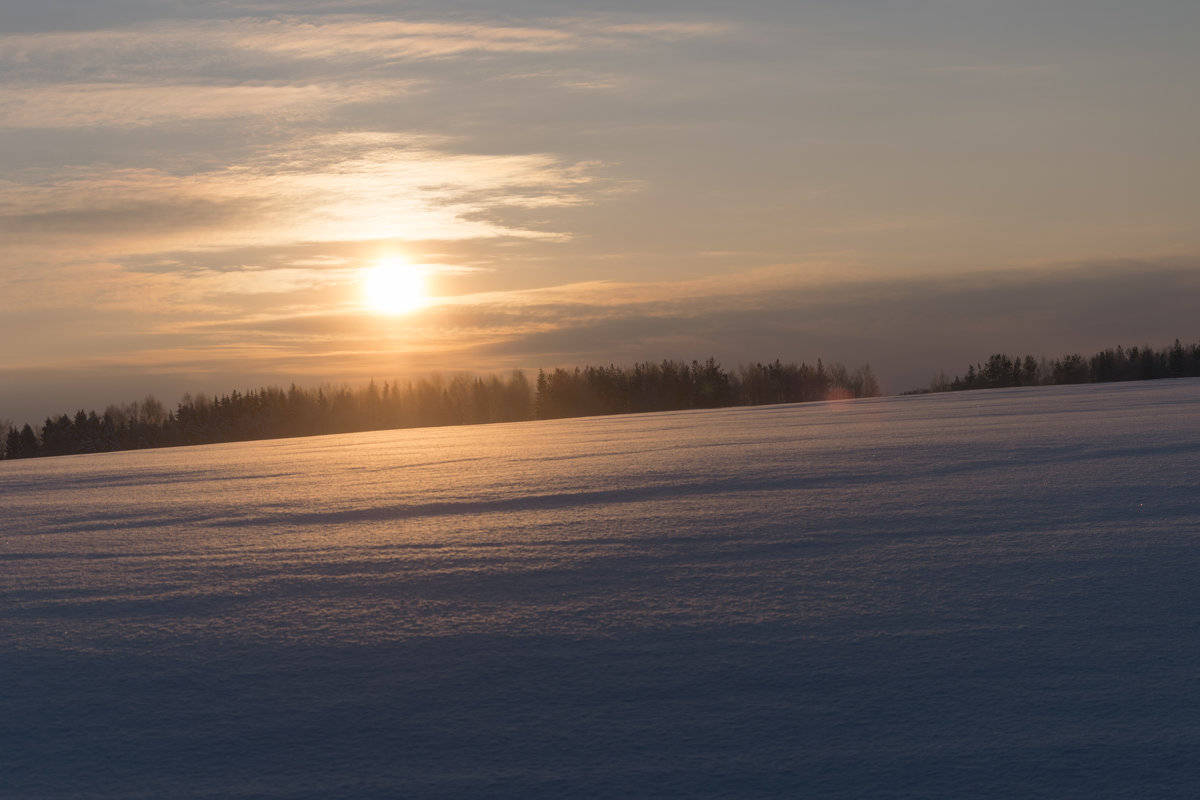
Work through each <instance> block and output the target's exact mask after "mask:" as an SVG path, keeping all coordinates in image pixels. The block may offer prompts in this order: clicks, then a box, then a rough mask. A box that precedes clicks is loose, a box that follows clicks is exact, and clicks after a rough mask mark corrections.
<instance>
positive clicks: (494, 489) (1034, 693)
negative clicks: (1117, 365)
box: [0, 379, 1200, 800]
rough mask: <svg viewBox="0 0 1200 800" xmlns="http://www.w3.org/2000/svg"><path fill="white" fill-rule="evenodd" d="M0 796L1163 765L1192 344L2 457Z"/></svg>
mask: <svg viewBox="0 0 1200 800" xmlns="http://www.w3.org/2000/svg"><path fill="white" fill-rule="evenodd" d="M0 502H2V504H3V516H2V517H0V642H3V647H2V648H0V796H2V797H4V798H10V799H11V800H18V799H23V798H66V797H88V798H166V797H171V798H322V799H324V798H337V797H351V798H397V797H408V798H422V797H430V798H450V797H464V798H465V797H472V798H475V797H477V798H484V797H488V798H493V797H500V798H505V797H510V798H567V797H581V798H588V797H595V798H601V797H603V798H616V797H647V798H649V797H679V798H710V797H737V798H754V797H788V798H796V797H806V798H814V797H879V798H885V797H922V798H964V797H1013V798H1018V797H1019V798H1030V797H1055V798H1063V797H1080V798H1084V797H1087V798H1096V797H1108V798H1116V797H1129V798H1135V797H1136V798H1144V797H1184V796H1188V795H1190V794H1191V793H1193V792H1194V791H1195V787H1196V786H1197V785H1200V766H1197V765H1198V764H1200V690H1198V689H1197V687H1196V674H1197V670H1198V668H1200V578H1198V576H1200V380H1195V379H1189V380H1176V381H1158V382H1153V383H1143V384H1119V385H1115V384H1107V385H1098V386H1075V387H1055V388H1042V389H1012V390H997V391H991V392H965V393H956V394H947V395H931V396H920V397H905V398H884V399H875V400H860V401H850V402H841V403H822V404H808V405H799V406H772V407H758V408H734V409H722V410H715V411H703V412H678V413H669V414H657V415H639V416H621V417H602V418H589V419H575V420H559V421H550V422H532V423H517V424H507V425H489V426H476V427H464V428H440V429H424V430H405V431H388V432H378V433H368V434H355V435H345V436H331V437H317V438H308V439H291V440H279V441H270V442H256V443H244V444H236V445H216V446H211V447H204V448H177V449H171V450H159V451H150V452H129V453H116V454H110V455H102V456H71V457H62V458H48V459H38V460H34V461H24V462H18V461H11V462H0Z"/></svg>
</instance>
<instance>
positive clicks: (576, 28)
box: [0, 0, 1200, 422]
mask: <svg viewBox="0 0 1200 800" xmlns="http://www.w3.org/2000/svg"><path fill="white" fill-rule="evenodd" d="M1198 31H1200V6H1197V5H1196V4H1195V3H1184V2H1164V1H1163V0H1151V2H1146V3H1142V4H1138V5H1137V6H1133V5H1131V4H1121V3H1110V2H1077V1H1072V2H1053V1H1052V2H1036V3H1035V2H928V1H923V0H915V1H914V2H853V1H850V2H845V1H843V2H811V3H808V2H788V3H765V2H758V3H755V2H750V3H745V4H738V5H736V6H734V5H730V4H726V3H705V2H700V3H696V2H689V3H649V4H647V3H638V4H634V3H607V4H603V5H597V4H594V3H592V4H582V3H553V4H551V3H539V2H507V3H506V2H490V3H438V4H433V3H426V4H422V3H410V4H404V5H403V6H397V5H396V4H391V3H386V4H385V3H361V2H289V3H265V2H264V3H250V2H192V3H187V4H183V3H163V2H147V1H145V0H143V1H142V2H117V1H116V0H92V1H91V2H87V3H82V2H44V3H38V4H33V3H25V4H20V5H19V6H18V7H16V8H9V7H6V8H5V9H3V10H0V241H3V242H4V245H5V246H4V248H3V249H2V252H0V335H3V337H4V339H5V341H6V342H8V343H9V347H7V348H5V353H4V355H3V356H2V357H0V417H6V418H9V419H12V420H15V421H18V422H20V421H24V420H25V419H32V420H36V419H37V418H38V417H39V416H42V415H44V414H46V413H58V412H59V411H65V410H72V409H74V408H76V407H80V406H83V407H99V408H102V407H103V406H104V405H105V404H107V403H109V402H120V401H125V400H129V399H134V398H136V397H140V396H142V395H144V394H145V393H146V392H155V393H156V394H158V395H159V396H160V398H161V399H163V400H165V401H166V402H168V403H173V402H174V401H175V400H176V399H178V397H179V396H180V395H181V394H182V393H183V392H185V391H192V392H196V391H207V392H210V393H211V392H223V391H228V390H230V389H233V388H238V387H243V388H244V387H247V386H256V385H261V384H264V383H274V384H287V383H290V382H292V381H295V382H297V383H301V384H314V383H320V382H323V381H335V382H337V381H358V380H366V379H369V378H376V379H380V380H382V379H390V378H395V377H404V376H406V375H415V374H421V373H425V372H431V371H442V372H449V371H455V370H460V369H465V370H476V371H488V370H493V369H495V370H507V369H511V368H514V367H520V368H526V369H534V370H536V369H537V368H539V367H545V368H549V367H554V366H560V365H561V366H565V365H571V364H582V363H596V362H609V361H616V362H618V363H628V362H630V361H633V360H640V359H647V358H649V359H658V358H665V357H671V358H689V359H690V358H704V357H707V356H708V355H714V356H716V357H717V358H718V360H720V361H722V362H723V363H725V364H726V365H727V366H734V365H736V364H737V363H738V362H739V361H750V360H757V359H764V360H765V359H773V358H775V357H781V358H783V359H785V360H789V359H794V360H810V361H811V360H814V359H816V358H817V357H823V358H825V359H827V360H840V361H845V362H846V363H848V364H849V365H850V366H856V365H858V364H861V363H863V362H868V361H869V362H871V364H872V366H873V367H874V368H875V370H876V372H877V373H878V374H879V375H880V377H881V379H882V380H883V383H884V385H885V388H887V389H889V390H893V391H900V390H904V389H909V388H914V387H916V386H920V385H923V384H924V383H925V382H927V381H928V380H929V378H930V377H931V376H932V375H933V374H934V373H936V372H937V371H938V370H946V371H948V372H955V371H961V370H962V369H964V368H965V365H966V363H967V362H969V361H973V360H978V359H982V358H986V356H987V355H988V354H989V353H991V352H993V351H996V350H1008V351H1010V352H1013V351H1021V352H1033V353H1035V354H1045V355H1059V354H1062V353H1065V352H1070V351H1072V350H1083V351H1085V352H1086V351H1088V350H1091V349H1098V348H1102V347H1105V346H1110V345H1116V344H1119V343H1125V344H1143V343H1149V344H1152V345H1155V346H1161V345H1163V344H1166V343H1168V342H1169V341H1170V340H1172V339H1174V338H1175V337H1176V336H1179V337H1182V338H1185V339H1191V338H1195V337H1196V336H1197V335H1198V334H1197V331H1196V330H1195V324H1194V321H1193V320H1194V318H1195V310H1196V309H1195V303H1194V302H1193V301H1192V300H1191V298H1193V297H1195V296H1196V293H1195V292H1196V289H1197V288H1200V287H1198V286H1197V284H1198V283H1200V280H1198V278H1197V275H1198V272H1197V266H1198V262H1200V259H1198V258H1197V256H1198V254H1200V229H1197V228H1196V226H1195V220H1196V219H1197V218H1200V213H1198V212H1200V200H1198V199H1197V198H1198V195H1197V193H1196V191H1195V186H1197V185H1198V184H1200V181H1198V178H1200V159H1198V158H1197V157H1196V155H1195V141H1197V138H1198V137H1197V133H1198V132H1200V106H1198V104H1196V103H1195V102H1194V97H1195V86H1196V85H1198V84H1200V80H1198V79H1200V56H1197V54H1196V48H1195V47H1194V38H1195V34H1196V33H1197V32H1198ZM387 258H400V259H404V260H406V261H407V262H410V263H412V264H415V265H418V266H419V268H420V269H421V270H422V272H423V273H424V274H425V276H426V278H427V286H428V289H429V292H430V294H431V295H432V297H431V298H430V302H429V304H428V305H427V306H426V307H425V308H423V309H421V310H420V311H417V312H414V313H410V314H406V315H401V316H388V315H383V314H379V313H377V312H375V311H373V310H372V309H371V307H370V305H369V304H368V303H366V301H365V299H364V296H363V286H364V281H365V277H364V276H365V274H366V270H368V269H369V268H370V267H371V266H372V265H374V264H376V263H378V262H379V261H380V260H381V259H387Z"/></svg>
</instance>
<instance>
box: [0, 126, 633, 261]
mask: <svg viewBox="0 0 1200 800" xmlns="http://www.w3.org/2000/svg"><path fill="white" fill-rule="evenodd" d="M447 143H448V140H445V139H439V138H436V137H412V136H405V135H400V134H387V133H376V132H360V133H346V134H333V135H317V136H310V137H303V138H300V139H297V140H295V141H291V142H287V143H284V144H281V145H279V146H277V147H275V148H273V149H272V150H271V151H270V152H267V153H262V154H259V155H258V156H257V157H256V158H254V159H252V160H249V161H247V162H244V163H233V164H228V165H226V166H222V167H219V168H215V169H208V170H204V171H198V172H194V173H191V174H173V173H171V172H169V171H167V170H165V169H153V168H144V169H110V168H104V167H94V168H89V167H79V168H72V169H65V170H60V171H57V172H52V173H45V172H43V173H27V174H26V175H25V176H24V177H25V178H26V180H25V181H23V182H17V181H0V234H2V235H3V236H4V238H5V242H6V245H7V246H8V249H7V251H6V253H3V254H0V266H3V265H4V263H5V262H7V263H8V264H10V265H11V266H13V267H15V266H16V265H17V264H18V263H29V259H31V258H34V257H36V258H37V259H38V260H39V261H40V262H41V263H43V264H47V265H50V266H53V264H55V263H60V264H66V263H75V262H78V261H80V260H85V259H87V260H103V261H108V262H122V261H127V260H129V261H139V260H140V261H142V262H146V261H153V260H154V258H153V256H154V255H155V254H162V253H171V252H187V251H193V252H198V251H204V250H209V251H214V250H215V251H221V250H228V251H233V250H236V249H237V248H247V247H259V248H275V249H277V250H279V249H285V248H288V247H293V246H296V245H301V244H304V243H313V242H329V243H337V245H338V247H339V248H343V249H344V247H345V245H346V243H353V242H377V241H389V242H396V241H405V240H441V241H446V242H452V241H461V240H468V239H494V238H498V237H507V238H515V239H527V240H545V241H556V240H563V239H565V238H566V237H567V236H568V232H567V231H562V230H553V229H547V228H546V227H545V226H544V225H539V224H538V223H537V222H536V221H534V222H528V221H526V220H524V219H522V217H521V214H522V213H523V212H524V211H526V210H531V209H532V210H539V211H544V210H545V209H547V208H553V207H561V206H570V205H576V204H581V203H584V202H587V201H588V200H589V199H590V198H593V197H594V196H595V195H596V194H597V193H602V192H604V191H606V190H607V188H611V187H610V186H608V184H606V182H605V180H604V179H603V176H602V166H601V165H598V164H595V163H574V164H572V163H565V162H562V161H561V160H559V159H557V158H555V157H553V156H550V155H546V154H536V153H535V154H478V153H455V152H449V151H448V150H446V149H445V148H444V145H445V144H447ZM606 187H607V188H606ZM318 255H326V256H327V255H329V254H328V253H318ZM9 277H10V278H11V273H10V276H9ZM46 277H47V278H49V277H50V275H49V273H47V275H46Z"/></svg>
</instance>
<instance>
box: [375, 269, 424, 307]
mask: <svg viewBox="0 0 1200 800" xmlns="http://www.w3.org/2000/svg"><path fill="white" fill-rule="evenodd" d="M363 292H364V294H365V297H366V301H367V305H369V306H370V307H371V308H373V309H375V310H376V311H378V312H379V313H381V314H407V313H409V312H410V311H416V310H418V309H421V308H424V307H425V306H426V305H427V304H428V303H429V298H428V296H427V295H426V294H425V275H424V274H423V273H422V271H421V270H420V269H418V268H417V267H414V266H413V265H412V264H409V263H408V262H406V261H404V260H402V259H399V258H388V259H385V260H383V261H380V262H379V263H378V264H376V265H375V266H374V267H371V268H370V269H367V270H365V273H364V275H363Z"/></svg>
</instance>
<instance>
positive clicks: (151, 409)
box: [0, 358, 880, 459]
mask: <svg viewBox="0 0 1200 800" xmlns="http://www.w3.org/2000/svg"><path fill="white" fill-rule="evenodd" d="M879 394H880V390H879V384H878V382H877V381H876V380H875V376H874V374H873V373H872V371H871V368H870V366H869V365H868V366H863V367H861V368H859V369H857V370H854V371H853V372H851V371H848V370H847V369H846V368H845V367H844V366H843V365H841V364H830V365H828V366H827V365H825V364H824V363H823V362H822V361H821V360H820V359H818V360H817V363H816V364H815V365H809V364H805V363H801V364H784V363H782V362H781V361H779V360H778V359H776V360H775V361H774V362H772V363H770V364H761V363H755V364H752V365H750V366H743V367H740V368H739V369H737V370H735V371H729V370H726V369H724V368H722V367H721V366H720V365H719V364H717V363H716V361H714V360H713V359H711V358H710V359H708V360H707V361H704V362H703V363H701V362H699V361H692V362H690V363H688V362H682V361H671V360H664V361H662V362H648V361H647V362H641V363H638V364H634V365H633V366H630V367H617V366H614V365H610V366H607V367H593V366H588V367H583V368H575V369H562V368H558V369H554V370H552V371H549V372H547V371H544V370H539V371H538V375H537V379H536V381H532V382H531V381H530V380H529V378H528V377H527V376H526V374H525V373H524V372H522V371H520V370H515V371H513V372H512V373H510V374H508V375H507V376H497V375H490V376H475V375H456V376H454V377H452V378H449V379H444V378H441V377H438V376H433V377H428V378H421V379H419V380H415V381H408V382H406V383H403V384H401V383H399V382H385V383H384V384H383V385H382V386H380V385H378V384H377V383H376V382H374V381H371V382H370V383H369V384H367V385H366V386H365V387H358V388H354V387H349V386H341V387H331V386H321V387H318V388H315V389H306V388H301V387H297V386H296V385H295V384H293V385H292V386H290V387H289V388H288V389H286V390H284V389H280V388H277V387H265V388H261V389H257V390H249V391H245V392H238V391H234V392H231V393H230V394H227V395H222V396H219V397H212V398H210V397H208V396H206V395H204V394H197V395H191V394H187V395H184V397H183V399H181V400H180V401H179V403H178V404H177V405H176V407H175V408H173V409H168V408H167V407H165V406H164V405H163V404H162V403H161V402H159V401H158V400H157V399H155V398H154V397H153V396H147V397H146V398H145V399H144V400H142V401H135V402H131V403H126V404H123V405H110V406H108V407H107V408H106V409H105V410H104V412H103V413H97V412H96V411H86V412H85V411H83V410H79V411H77V412H75V414H74V416H70V415H67V414H60V415H58V416H57V417H55V416H49V417H47V418H46V420H45V422H44V423H43V424H42V425H41V427H40V428H34V427H33V426H32V425H29V424H26V425H24V426H23V427H21V428H19V429H18V428H17V427H16V426H15V425H11V424H0V448H2V450H0V457H3V458H7V459H15V458H34V457H38V456H55V455H70V454H75V453H97V452H111V451H116V450H134V449H142V448H152V447H172V446H177V445H190V444H213V443H218V442H235V441H249V440H255V439H275V438H284V437H291V436H313V435H321V434H331V433H351V432H355V431H367V430H386V429H391V428H415V427H432V426H441V425H471V424H479V423H489V422H516V421H522V420H530V419H553V418H559V417H577V416H590V415H597V414H622V413H631V412H641V411H671V410H681V409H690V408H717V407H721V406H732V405H761V404H766V403H792V402H807V401H812V400H827V399H838V398H851V397H873V396H877V395H879Z"/></svg>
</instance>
